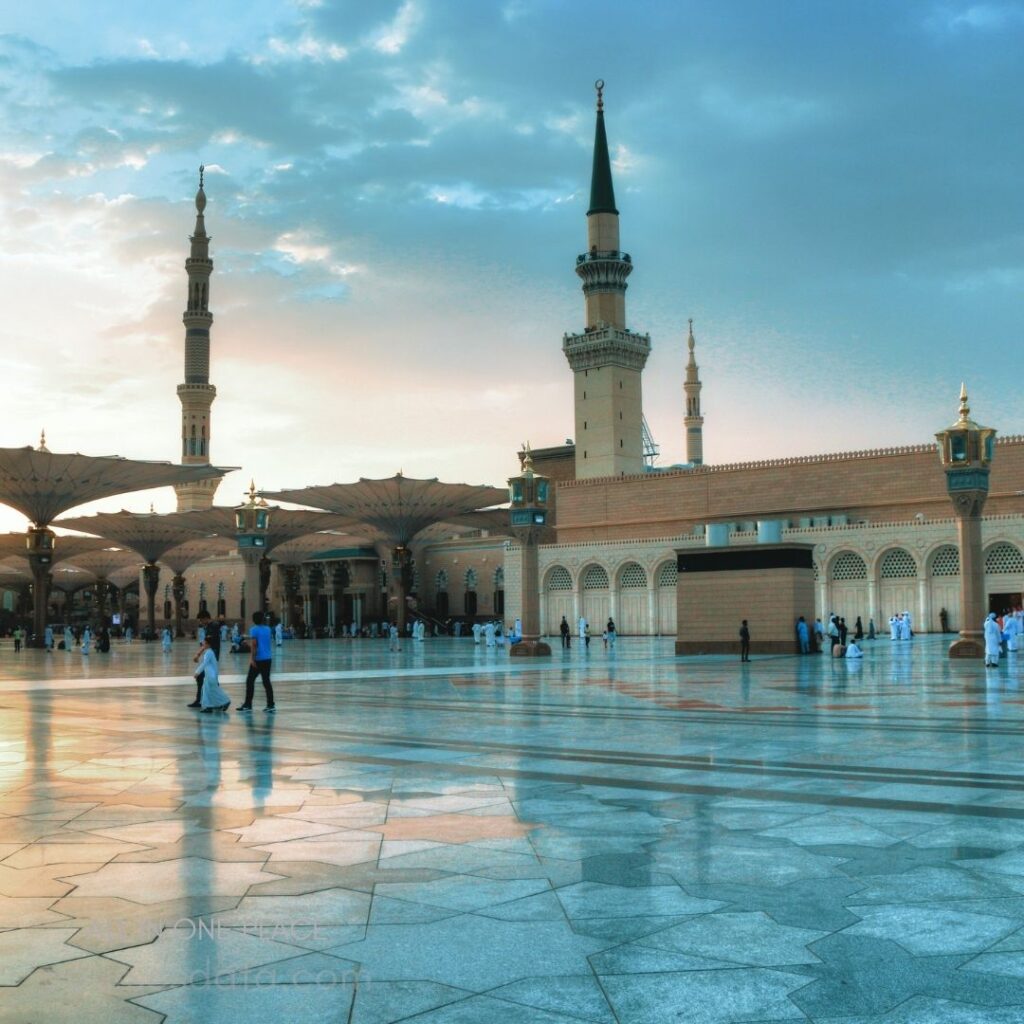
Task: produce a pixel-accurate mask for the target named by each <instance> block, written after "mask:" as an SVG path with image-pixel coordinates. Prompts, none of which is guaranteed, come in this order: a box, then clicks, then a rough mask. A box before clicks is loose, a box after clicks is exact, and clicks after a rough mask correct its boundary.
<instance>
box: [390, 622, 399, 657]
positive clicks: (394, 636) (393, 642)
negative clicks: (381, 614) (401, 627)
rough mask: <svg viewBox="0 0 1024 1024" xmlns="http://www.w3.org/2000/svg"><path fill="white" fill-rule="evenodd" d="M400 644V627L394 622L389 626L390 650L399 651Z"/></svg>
mask: <svg viewBox="0 0 1024 1024" xmlns="http://www.w3.org/2000/svg"><path fill="white" fill-rule="evenodd" d="M399 649H400V648H399V644H398V627H397V626H396V625H395V624H394V623H393V622H392V623H391V625H390V627H389V628H388V650H389V651H397V650H399Z"/></svg>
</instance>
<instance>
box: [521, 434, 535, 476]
mask: <svg viewBox="0 0 1024 1024" xmlns="http://www.w3.org/2000/svg"><path fill="white" fill-rule="evenodd" d="M523 472H524V473H532V472H533V452H532V451H531V450H530V442H529V441H527V442H526V444H524V445H523Z"/></svg>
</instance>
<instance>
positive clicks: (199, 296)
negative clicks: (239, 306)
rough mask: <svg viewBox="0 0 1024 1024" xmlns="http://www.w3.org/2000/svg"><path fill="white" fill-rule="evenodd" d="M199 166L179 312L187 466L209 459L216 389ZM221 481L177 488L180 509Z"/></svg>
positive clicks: (199, 501)
mask: <svg viewBox="0 0 1024 1024" xmlns="http://www.w3.org/2000/svg"><path fill="white" fill-rule="evenodd" d="M204 170H205V168H203V167H200V168H199V191H198V192H196V227H195V231H194V233H193V234H192V236H191V238H190V241H191V243H192V247H191V250H190V252H189V256H188V259H187V260H185V272H186V273H187V274H188V302H187V304H186V307H185V312H184V314H182V318H181V319H182V322H183V323H184V324H185V382H184V383H183V384H179V385H178V398H179V399H180V401H181V461H182V462H183V463H185V464H187V465H197V464H209V462H210V406H211V405H213V400H214V398H216V396H217V389H216V388H215V387H214V386H213V385H212V384H211V383H210V326H211V325H212V324H213V314H212V313H211V312H210V274H211V273H212V272H213V260H211V259H210V236H209V235H207V233H206V222H205V220H204V218H203V211H204V210H205V209H206V192H204V191H203V171H204ZM219 482H220V481H219V480H199V481H196V482H195V483H190V484H181V485H180V486H178V487H176V488H175V491H176V492H177V495H178V511H179V512H192V511H195V510H196V509H204V508H210V506H211V505H213V495H214V492H215V491H216V490H217V484H218V483H219Z"/></svg>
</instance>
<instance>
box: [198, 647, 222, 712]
mask: <svg viewBox="0 0 1024 1024" xmlns="http://www.w3.org/2000/svg"><path fill="white" fill-rule="evenodd" d="M200 672H202V673H203V689H202V692H201V694H200V696H199V703H200V704H201V705H202V709H203V712H204V713H205V714H210V713H211V712H213V711H227V709H228V708H229V707H230V706H231V698H230V697H229V696H228V695H227V693H226V692H225V691H224V689H223V687H222V686H221V685H220V674H219V666H218V664H217V656H216V655H215V654H214V653H213V650H212V649H211V648H210V647H209V646H207V645H206V644H204V645H203V649H202V651H201V652H200V654H199V660H198V662H197V664H196V670H195V672H194V673H193V675H194V676H196V677H198V676H199V673H200Z"/></svg>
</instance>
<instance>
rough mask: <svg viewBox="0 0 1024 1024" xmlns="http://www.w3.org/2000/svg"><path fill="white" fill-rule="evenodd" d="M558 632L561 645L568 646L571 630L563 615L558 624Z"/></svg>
mask: <svg viewBox="0 0 1024 1024" xmlns="http://www.w3.org/2000/svg"><path fill="white" fill-rule="evenodd" d="M558 632H559V633H560V634H561V636H562V646H563V647H569V646H570V644H571V636H572V630H571V629H569V623H568V622H566V620H565V616H564V615H563V616H562V621H561V622H560V623H559V624H558Z"/></svg>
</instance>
